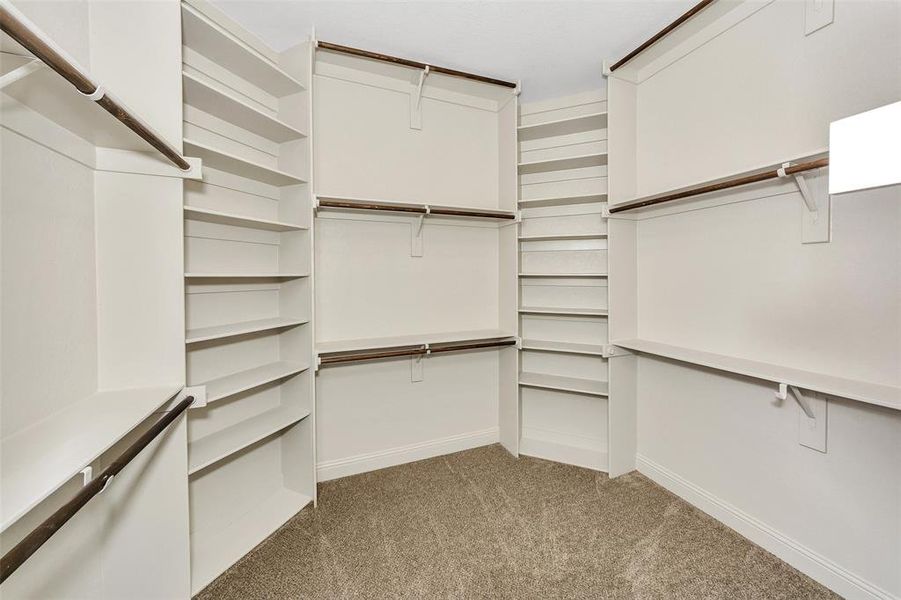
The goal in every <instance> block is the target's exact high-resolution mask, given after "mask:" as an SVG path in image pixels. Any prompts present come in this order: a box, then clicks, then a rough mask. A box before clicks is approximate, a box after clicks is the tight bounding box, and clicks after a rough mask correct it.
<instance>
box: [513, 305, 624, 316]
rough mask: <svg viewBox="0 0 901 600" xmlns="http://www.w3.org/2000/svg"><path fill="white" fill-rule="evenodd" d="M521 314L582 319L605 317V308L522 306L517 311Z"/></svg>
mask: <svg viewBox="0 0 901 600" xmlns="http://www.w3.org/2000/svg"><path fill="white" fill-rule="evenodd" d="M519 312H520V313H523V314H534V315H576V316H583V317H606V316H607V309H606V308H564V307H560V306H523V307H522V308H520V309H519Z"/></svg>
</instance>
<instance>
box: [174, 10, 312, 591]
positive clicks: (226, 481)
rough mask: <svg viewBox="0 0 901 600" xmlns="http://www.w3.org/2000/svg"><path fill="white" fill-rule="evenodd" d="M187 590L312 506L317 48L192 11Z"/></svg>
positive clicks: (187, 103) (188, 50) (187, 29)
mask: <svg viewBox="0 0 901 600" xmlns="http://www.w3.org/2000/svg"><path fill="white" fill-rule="evenodd" d="M182 34H183V45H184V48H183V52H184V55H183V60H184V71H183V93H184V145H185V152H186V153H187V154H188V155H189V156H195V157H199V158H201V159H202V160H203V166H204V168H203V179H202V181H196V182H191V183H190V184H189V185H186V186H185V192H184V204H185V208H184V211H185V212H184V216H185V226H184V236H185V245H184V254H185V263H184V270H185V320H186V330H187V331H186V334H185V343H186V350H187V352H186V361H187V379H188V385H189V386H191V387H193V386H203V387H204V388H205V389H204V391H203V394H201V397H204V396H205V399H206V406H203V407H200V408H197V409H195V410H192V411H191V413H190V415H189V416H190V418H189V423H188V425H189V430H188V441H189V448H188V455H189V456H188V463H189V466H188V476H189V478H190V479H189V481H190V484H189V490H190V504H191V506H190V517H191V580H192V582H191V587H192V593H197V592H198V591H199V590H200V589H202V588H203V587H204V586H205V585H207V584H208V583H209V582H211V581H212V580H213V579H214V578H215V577H216V576H218V575H219V574H220V573H222V572H223V571H224V570H225V569H226V568H228V567H229V566H230V565H231V564H233V563H234V562H235V561H236V560H238V559H239V558H241V556H243V555H244V554H246V553H247V552H248V551H250V550H251V549H252V548H253V547H254V546H256V545H257V544H258V543H259V542H261V541H262V540H263V539H265V538H266V537H267V536H268V535H269V534H271V533H272V532H273V531H274V530H275V529H276V528H278V527H279V526H281V525H282V524H283V523H284V522H285V521H286V520H287V519H289V518H290V517H292V516H293V515H294V514H296V513H297V512H298V511H300V510H301V509H302V508H303V507H304V506H306V505H307V504H309V503H310V502H311V501H313V500H314V497H315V494H316V479H315V467H314V464H315V460H314V448H315V446H314V437H315V429H314V427H315V426H314V417H313V412H314V407H315V406H314V405H315V403H314V399H313V393H314V390H313V375H312V374H313V369H311V368H310V367H311V362H312V360H313V347H312V344H313V336H312V325H311V319H312V315H311V311H312V285H311V282H310V275H311V269H312V244H311V235H310V223H311V220H312V202H311V195H310V185H309V176H310V171H311V145H310V137H309V132H310V126H311V118H310V106H311V103H310V93H309V89H310V72H311V66H312V62H311V61H312V51H311V45H310V44H302V45H300V46H297V47H294V48H292V49H289V50H287V51H285V52H283V53H281V54H276V53H274V52H272V51H271V50H270V49H269V48H267V47H265V46H264V45H262V44H261V43H260V42H259V40H257V39H256V38H254V37H252V36H251V35H249V34H248V33H246V32H245V31H243V30H242V29H241V28H239V27H238V26H237V25H236V24H235V23H234V22H232V21H231V20H230V19H228V18H227V17H225V16H224V15H223V14H222V13H221V12H220V11H219V10H218V9H216V8H213V7H211V6H210V5H209V4H207V3H206V2H203V1H200V0H197V1H195V0H191V2H185V3H183V4H182Z"/></svg>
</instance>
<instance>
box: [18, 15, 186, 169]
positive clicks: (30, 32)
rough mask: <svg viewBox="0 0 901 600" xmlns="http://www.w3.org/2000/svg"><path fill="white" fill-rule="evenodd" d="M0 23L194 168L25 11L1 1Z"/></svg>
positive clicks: (178, 162)
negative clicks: (89, 73)
mask: <svg viewBox="0 0 901 600" xmlns="http://www.w3.org/2000/svg"><path fill="white" fill-rule="evenodd" d="M0 26H2V29H3V32H4V33H6V34H7V35H8V36H9V37H11V38H12V39H14V40H15V41H17V42H18V43H19V44H20V45H21V46H23V47H24V48H25V49H26V50H28V51H29V52H30V53H31V54H33V55H34V56H35V57H36V58H38V59H40V60H41V61H42V62H44V63H45V64H46V65H47V66H48V67H50V68H51V69H53V70H54V71H56V72H57V73H59V74H60V75H61V76H62V77H63V78H64V79H66V81H68V82H69V83H71V84H72V85H73V86H75V89H76V90H78V91H79V92H81V93H82V94H84V95H86V96H90V97H91V99H92V100H94V101H95V102H97V104H99V105H100V106H101V107H102V108H103V109H104V110H105V111H106V112H108V113H109V114H111V115H113V116H114V117H115V118H116V119H118V120H119V121H121V122H122V123H123V124H124V125H125V126H126V127H128V128H129V129H131V130H132V131H134V132H135V133H136V134H137V135H138V136H139V137H141V138H142V139H144V140H145V141H146V142H147V143H149V144H150V145H151V146H153V147H154V148H156V149H157V150H158V151H159V152H160V153H161V154H162V155H163V156H165V157H166V158H167V159H169V161H171V162H172V163H173V164H174V165H175V166H177V167H178V168H179V169H181V170H183V171H188V170H190V169H191V165H190V164H189V163H188V161H187V160H185V159H184V157H183V156H181V154H179V153H178V151H177V150H175V148H173V147H172V146H170V145H169V144H168V143H167V142H166V141H165V140H163V139H162V138H161V137H159V136H158V135H157V134H156V133H154V132H153V131H152V130H151V129H150V128H149V127H147V125H145V124H144V123H143V122H142V121H141V120H140V118H138V116H137V115H135V114H134V113H132V112H131V111H129V110H128V108H126V107H125V106H124V105H123V104H120V103H119V102H118V101H117V100H116V99H115V98H113V97H112V96H111V95H110V94H109V93H108V92H106V91H105V90H103V89H102V88H101V86H98V85H96V84H95V83H94V82H93V81H92V80H91V78H90V76H88V75H87V74H86V73H84V72H83V71H82V70H81V69H80V68H79V67H78V65H76V64H75V63H73V62H72V61H71V60H69V58H67V57H66V56H65V55H64V53H63V52H62V51H61V50H59V49H58V48H57V47H56V45H55V44H54V43H53V42H52V41H50V40H49V39H48V38H47V36H46V35H44V34H42V33H41V32H40V31H39V30H38V29H37V28H36V27H34V25H33V24H32V23H30V22H29V21H28V20H27V19H26V18H25V17H24V16H22V15H21V13H19V12H18V11H16V10H15V9H14V8H12V7H11V6H10V5H9V4H8V3H6V2H3V3H2V4H0Z"/></svg>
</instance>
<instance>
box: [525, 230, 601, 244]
mask: <svg viewBox="0 0 901 600" xmlns="http://www.w3.org/2000/svg"><path fill="white" fill-rule="evenodd" d="M606 237H607V233H606V232H600V231H599V232H597V233H557V234H548V235H521V236H519V241H521V242H550V241H554V240H601V239H604V238H606Z"/></svg>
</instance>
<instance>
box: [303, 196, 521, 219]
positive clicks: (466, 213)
mask: <svg viewBox="0 0 901 600" xmlns="http://www.w3.org/2000/svg"><path fill="white" fill-rule="evenodd" d="M316 206H317V208H319V209H320V210H322V209H338V210H364V211H366V210H374V211H385V212H399V213H411V214H418V215H433V216H436V217H470V218H476V219H502V220H513V219H515V218H516V214H515V213H514V212H511V211H505V210H490V209H483V208H464V207H456V206H437V205H432V204H407V203H401V202H385V201H382V200H364V199H360V198H339V197H331V196H318V197H317V204H316Z"/></svg>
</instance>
